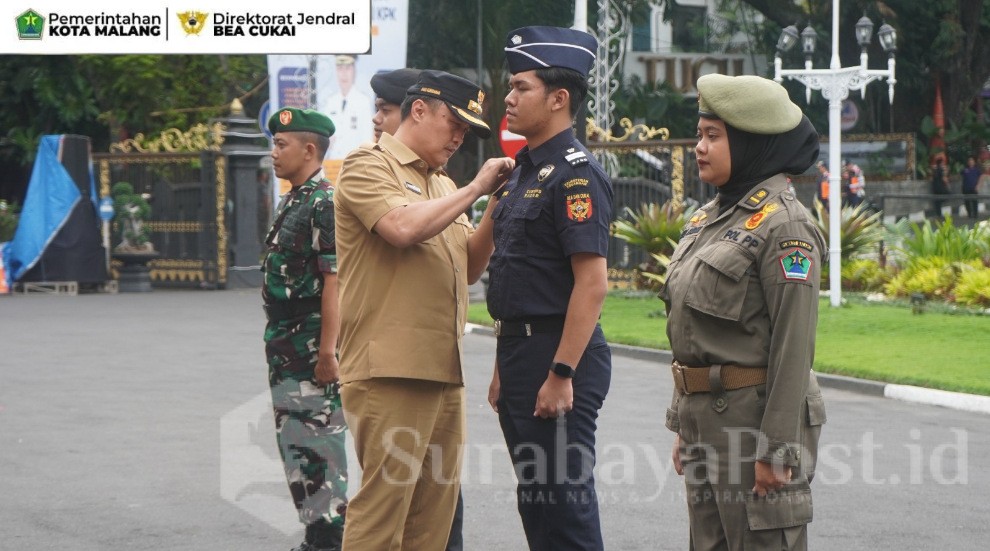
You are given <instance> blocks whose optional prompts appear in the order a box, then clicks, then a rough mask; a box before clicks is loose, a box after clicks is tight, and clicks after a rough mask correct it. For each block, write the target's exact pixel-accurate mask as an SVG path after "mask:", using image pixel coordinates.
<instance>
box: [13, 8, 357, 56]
mask: <svg viewBox="0 0 990 551" xmlns="http://www.w3.org/2000/svg"><path fill="white" fill-rule="evenodd" d="M4 4H5V5H4V7H3V8H0V21H5V22H6V23H5V25H6V28H5V29H3V30H2V31H0V54H280V53H293V54H363V53H367V52H368V51H369V50H370V49H371V20H372V17H371V4H372V0H364V1H362V0H323V1H321V2H296V3H293V4H285V5H281V6H280V5H279V4H277V3H259V2H232V1H230V0H177V1H173V0H162V1H161V2H147V3H140V2H134V1H132V0H103V1H100V2H79V1H78V0H9V1H8V2H5V3H4ZM290 5H291V6H292V7H288V6H290ZM282 6H284V7H282Z"/></svg>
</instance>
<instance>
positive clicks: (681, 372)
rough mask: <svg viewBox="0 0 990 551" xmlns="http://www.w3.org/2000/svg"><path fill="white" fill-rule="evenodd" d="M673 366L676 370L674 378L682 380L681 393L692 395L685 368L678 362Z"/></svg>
mask: <svg viewBox="0 0 990 551" xmlns="http://www.w3.org/2000/svg"><path fill="white" fill-rule="evenodd" d="M671 366H672V367H673V368H674V376H675V377H680V379H681V392H683V393H684V394H691V391H690V390H688V384H687V375H685V373H684V366H683V365H681V364H680V363H678V362H676V361H675V362H674V363H672V364H671Z"/></svg>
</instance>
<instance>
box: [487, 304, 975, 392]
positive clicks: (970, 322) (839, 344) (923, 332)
mask: <svg viewBox="0 0 990 551" xmlns="http://www.w3.org/2000/svg"><path fill="white" fill-rule="evenodd" d="M662 312H663V303H662V302H660V300H659V299H657V298H655V297H632V296H628V295H623V294H620V293H613V294H610V295H609V297H608V298H607V299H606V300H605V308H604V310H603V312H602V327H603V328H604V330H605V336H606V337H607V338H608V340H609V341H610V342H614V343H621V344H632V345H636V346H647V347H651V348H664V349H666V348H669V343H668V342H667V335H666V332H665V327H666V318H664V317H663V315H662ZM468 318H469V319H470V321H472V322H473V323H480V324H484V325H491V317H489V316H488V312H487V310H486V309H485V305H484V304H472V305H471V307H470V309H469V310H468ZM815 370H817V371H820V372H823V373H839V374H842V375H849V376H853V377H861V378H864V379H873V380H877V381H885V382H891V383H901V384H910V385H918V386H925V387H931V388H940V389H944V390H955V391H961V392H971V393H977V394H984V395H990V316H974V315H953V314H949V313H944V312H932V311H928V312H925V313H924V314H920V315H915V314H912V313H911V310H910V308H907V307H904V306H891V305H882V304H867V303H863V302H861V301H852V300H850V304H848V305H846V306H843V307H841V308H832V307H831V306H829V303H828V301H827V300H822V302H821V303H820V306H819V316H818V343H817V346H816V351H815Z"/></svg>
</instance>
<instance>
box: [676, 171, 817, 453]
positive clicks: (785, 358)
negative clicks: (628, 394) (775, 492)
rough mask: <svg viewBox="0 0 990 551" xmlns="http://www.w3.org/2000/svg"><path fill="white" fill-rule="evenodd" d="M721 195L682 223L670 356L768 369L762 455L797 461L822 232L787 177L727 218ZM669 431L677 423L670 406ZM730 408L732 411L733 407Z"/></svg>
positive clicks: (763, 187)
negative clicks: (719, 198)
mask: <svg viewBox="0 0 990 551" xmlns="http://www.w3.org/2000/svg"><path fill="white" fill-rule="evenodd" d="M718 207H719V205H718V200H717V199H716V200H715V201H712V202H710V203H708V204H707V205H705V206H704V207H702V208H701V209H699V210H698V211H697V212H696V213H695V214H694V216H692V217H691V219H690V221H689V222H688V223H687V224H686V225H685V227H684V231H683V233H682V234H681V238H680V241H679V243H678V245H677V248H676V250H675V251H674V254H673V256H672V257H671V263H670V266H669V267H668V272H667V279H666V283H665V285H664V287H663V290H662V291H661V298H662V299H663V300H664V302H666V303H667V309H668V316H667V336H668V338H669V339H670V346H671V350H672V352H673V356H674V359H675V360H677V361H679V362H681V363H682V364H684V365H688V366H707V365H714V364H736V365H742V366H750V367H761V366H767V368H768V371H767V389H766V391H767V392H766V395H767V403H766V409H765V412H764V415H763V422H762V426H760V427H758V428H759V429H760V431H761V437H760V441H759V443H758V448H757V459H760V460H765V461H770V460H771V458H774V459H776V460H778V461H779V460H783V461H784V463H785V464H787V465H791V466H794V465H797V464H798V463H799V458H800V452H799V449H800V442H799V431H800V426H799V425H800V423H801V422H802V421H801V419H802V418H803V416H802V415H801V413H802V410H801V408H803V407H805V403H806V392H807V391H808V381H809V377H810V375H809V373H810V371H811V365H812V363H813V361H814V352H815V327H816V325H817V321H818V289H819V285H820V283H819V282H820V279H821V268H822V262H821V258H822V254H823V252H824V251H825V250H826V245H825V240H824V238H823V237H822V234H821V232H820V231H819V230H818V228H817V227H816V226H815V225H814V223H813V222H811V221H810V220H809V218H808V214H807V211H806V209H805V208H804V207H803V206H802V205H801V204H800V203H799V202H798V201H797V200H796V199H795V198H794V195H793V194H792V193H791V192H790V191H787V181H786V179H785V178H784V176H782V175H778V176H774V177H772V178H770V179H769V180H766V181H764V182H762V183H760V184H758V185H757V186H756V187H754V188H753V192H752V193H751V194H749V195H747V196H746V197H744V198H743V199H742V200H741V201H739V203H737V204H736V205H735V206H733V207H731V208H730V209H728V210H727V211H726V212H725V213H723V214H722V215H721V216H720V215H719V214H718ZM679 399H680V396H678V395H676V391H675V396H674V405H673V406H672V407H671V411H670V412H668V416H667V427H668V428H670V429H671V430H673V431H677V430H678V429H679V426H678V420H677V417H676V414H675V413H674V412H676V411H677V407H676V404H677V401H678V400H679ZM726 414H728V415H731V411H727V412H726Z"/></svg>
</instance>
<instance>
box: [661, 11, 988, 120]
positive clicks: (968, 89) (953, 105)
mask: <svg viewBox="0 0 990 551" xmlns="http://www.w3.org/2000/svg"><path fill="white" fill-rule="evenodd" d="M660 1H661V2H662V3H663V4H664V5H665V7H668V8H669V5H670V3H671V2H672V1H673V0H660ZM732 1H733V2H734V1H738V2H741V3H744V4H747V5H749V6H751V7H753V8H754V9H756V10H757V11H759V12H760V13H761V14H763V16H764V18H765V22H764V24H763V25H762V28H761V29H758V30H757V33H756V34H757V35H758V37H759V40H757V41H756V43H757V44H762V45H763V53H764V54H765V55H767V57H768V58H770V57H772V56H773V53H774V46H775V44H776V41H777V37H778V36H779V35H780V31H781V29H783V28H784V27H785V26H787V25H792V24H796V25H797V26H798V28H804V26H806V25H807V24H809V23H810V24H811V25H812V26H813V27H814V28H815V30H816V31H817V32H818V36H819V47H818V48H817V50H816V52H815V60H814V61H815V66H816V67H827V66H828V64H829V62H830V58H831V47H830V46H829V45H830V44H831V38H830V35H831V32H832V30H831V21H832V11H831V10H832V5H833V3H832V0H807V1H806V2H801V3H796V2H794V1H793V0H732ZM723 3H726V2H723ZM840 9H841V13H840V16H839V29H840V36H839V54H840V58H841V63H842V66H843V67H848V66H852V65H857V64H859V51H860V48H859V45H858V44H857V43H856V38H855V34H854V33H853V31H852V29H853V27H854V26H855V24H856V21H857V20H858V19H859V18H860V17H862V16H863V15H864V14H865V15H867V16H868V17H870V18H871V19H872V20H873V21H874V24H875V25H877V26H879V24H881V22H883V21H885V22H887V23H889V24H890V25H892V26H893V27H894V28H895V29H896V30H897V35H898V44H897V47H898V50H897V86H896V89H895V90H896V94H895V103H894V108H893V109H890V107H889V106H888V105H887V100H886V96H887V93H886V87H884V86H881V85H877V84H872V85H870V87H869V88H868V89H867V96H868V98H869V101H867V102H865V103H866V105H865V106H864V107H865V108H866V109H867V111H868V112H867V113H866V114H865V115H866V119H867V120H868V121H871V122H870V124H869V128H868V129H869V130H870V131H873V132H885V131H889V130H891V129H893V130H894V131H899V132H915V131H917V129H918V126H919V124H920V122H921V120H922V119H923V118H924V117H925V116H926V115H928V114H930V113H931V111H932V105H933V103H934V97H935V83H936V82H941V86H942V98H943V102H944V107H945V117H946V122H947V123H949V124H954V125H957V126H959V125H962V124H963V123H964V121H965V118H966V112H967V111H968V110H969V108H970V106H971V104H972V102H973V100H974V98H976V96H977V95H978V94H979V92H980V90H981V89H982V88H983V86H984V84H985V83H986V82H987V79H988V77H990V4H988V3H987V2H986V1H985V0H928V1H924V2H921V1H917V0H888V1H886V2H883V1H876V0H871V1H863V0H845V1H843V2H841V5H840ZM869 53H870V65H871V68H885V67H886V62H887V57H886V55H885V54H884V53H883V51H882V50H881V48H880V46H879V44H877V41H876V40H874V41H873V43H872V44H871V46H870V50H869ZM788 55H789V56H793V60H792V59H791V58H790V57H788V60H790V61H798V60H799V58H800V56H801V54H800V53H799V52H791V53H789V54H788ZM767 76H770V75H767ZM788 88H789V90H790V91H791V95H792V97H793V98H794V99H795V101H797V102H798V103H799V105H803V104H804V98H803V97H801V96H803V90H804V88H803V86H800V85H797V84H788ZM812 97H814V98H815V100H813V101H812V106H811V107H812V108H813V109H814V110H815V111H821V110H822V109H824V107H825V105H826V102H824V101H823V100H822V99H821V98H820V94H815V95H814V96H812ZM816 106H820V107H821V109H816ZM812 118H813V120H815V117H812ZM891 119H892V120H891ZM821 120H823V119H821ZM816 122H817V121H816Z"/></svg>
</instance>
